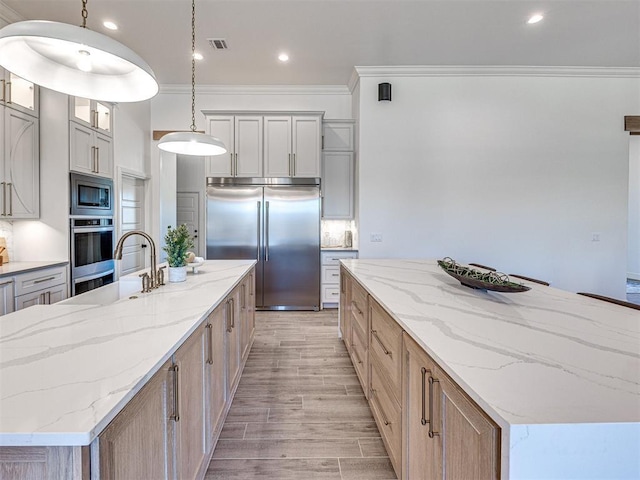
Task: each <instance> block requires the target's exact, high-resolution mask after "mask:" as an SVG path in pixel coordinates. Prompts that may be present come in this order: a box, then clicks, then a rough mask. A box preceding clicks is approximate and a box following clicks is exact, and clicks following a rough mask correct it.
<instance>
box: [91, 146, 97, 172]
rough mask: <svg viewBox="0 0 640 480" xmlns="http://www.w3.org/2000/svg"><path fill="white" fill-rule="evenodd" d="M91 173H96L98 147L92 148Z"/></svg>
mask: <svg viewBox="0 0 640 480" xmlns="http://www.w3.org/2000/svg"><path fill="white" fill-rule="evenodd" d="M91 171H92V172H93V173H96V147H91Z"/></svg>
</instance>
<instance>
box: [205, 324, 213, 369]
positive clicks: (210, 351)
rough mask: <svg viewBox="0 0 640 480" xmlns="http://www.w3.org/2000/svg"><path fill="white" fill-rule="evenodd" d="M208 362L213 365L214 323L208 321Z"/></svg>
mask: <svg viewBox="0 0 640 480" xmlns="http://www.w3.org/2000/svg"><path fill="white" fill-rule="evenodd" d="M206 328H207V363H208V364H209V365H213V325H211V324H210V323H207V327H206Z"/></svg>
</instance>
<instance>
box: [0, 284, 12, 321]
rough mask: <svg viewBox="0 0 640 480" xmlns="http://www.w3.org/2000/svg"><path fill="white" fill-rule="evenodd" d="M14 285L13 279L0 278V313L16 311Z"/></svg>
mask: <svg viewBox="0 0 640 480" xmlns="http://www.w3.org/2000/svg"><path fill="white" fill-rule="evenodd" d="M13 287H14V285H13V280H12V279H9V280H7V279H6V278H5V279H2V280H0V315H6V314H7V313H11V312H13V311H14V288H13Z"/></svg>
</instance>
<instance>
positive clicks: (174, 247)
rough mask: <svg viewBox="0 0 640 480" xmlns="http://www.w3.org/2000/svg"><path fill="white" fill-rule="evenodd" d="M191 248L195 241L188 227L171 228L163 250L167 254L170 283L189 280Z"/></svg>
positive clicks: (165, 238) (183, 225)
mask: <svg viewBox="0 0 640 480" xmlns="http://www.w3.org/2000/svg"><path fill="white" fill-rule="evenodd" d="M190 248H193V239H192V238H191V235H189V229H188V228H187V226H186V225H185V224H182V225H180V226H179V227H177V228H171V226H169V228H168V230H167V234H166V235H165V236H164V247H162V249H163V250H164V251H165V252H167V263H168V264H169V281H170V282H184V281H185V280H186V279H187V255H188V254H187V252H188V250H189V249H190Z"/></svg>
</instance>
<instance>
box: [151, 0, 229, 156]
mask: <svg viewBox="0 0 640 480" xmlns="http://www.w3.org/2000/svg"><path fill="white" fill-rule="evenodd" d="M195 53H196V2H195V0H191V131H190V132H172V133H168V134H166V135H165V136H164V137H162V138H161V139H160V141H159V142H158V148H159V149H160V150H164V151H165V152H170V153H177V154H181V155H199V156H203V157H204V156H211V155H222V154H223V153H227V149H226V148H225V146H224V143H223V142H222V140H220V139H219V138H216V137H212V136H210V135H205V134H204V133H198V132H197V131H196V57H195Z"/></svg>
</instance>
